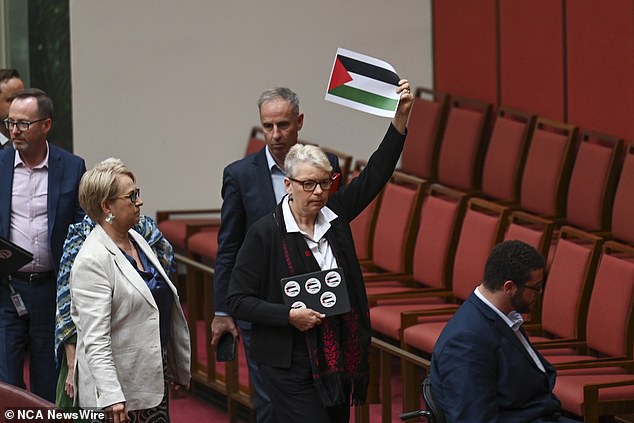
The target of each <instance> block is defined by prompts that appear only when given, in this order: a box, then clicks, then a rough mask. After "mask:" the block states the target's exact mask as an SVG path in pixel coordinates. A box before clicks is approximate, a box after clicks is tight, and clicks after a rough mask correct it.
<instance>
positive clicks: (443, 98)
mask: <svg viewBox="0 0 634 423" xmlns="http://www.w3.org/2000/svg"><path fill="white" fill-rule="evenodd" d="M448 100H449V96H447V95H445V94H443V93H439V92H437V91H433V90H430V89H427V88H422V87H418V88H416V98H415V99H414V105H413V107H412V113H411V115H410V117H409V123H408V125H407V142H406V143H405V146H404V147H403V154H402V156H401V168H400V170H401V171H403V172H405V173H409V174H411V175H414V176H418V177H419V178H423V179H426V180H428V181H433V180H435V179H436V177H437V172H438V169H437V159H438V149H439V147H440V141H441V139H442V134H443V131H444V127H445V123H446V120H447V109H448V105H449V102H448Z"/></svg>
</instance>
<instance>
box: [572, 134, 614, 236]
mask: <svg viewBox="0 0 634 423" xmlns="http://www.w3.org/2000/svg"><path fill="white" fill-rule="evenodd" d="M622 155H623V140H622V139H619V138H616V137H611V136H608V135H603V134H598V133H593V132H589V131H583V132H582V133H581V136H580V143H579V148H578V150H577V156H576V158H575V164H574V167H573V169H572V175H571V177H570V186H569V187H568V196H567V200H566V222H567V224H570V225H574V226H576V227H578V228H581V229H584V230H586V231H608V230H609V229H610V221H611V218H612V204H613V201H614V193H615V189H616V181H617V176H618V172H619V169H620V164H621V157H622Z"/></svg>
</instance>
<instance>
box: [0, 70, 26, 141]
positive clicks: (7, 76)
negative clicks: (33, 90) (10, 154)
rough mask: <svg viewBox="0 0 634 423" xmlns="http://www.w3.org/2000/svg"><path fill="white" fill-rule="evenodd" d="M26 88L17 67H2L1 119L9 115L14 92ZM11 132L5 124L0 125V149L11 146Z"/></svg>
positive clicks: (0, 83) (0, 85)
mask: <svg viewBox="0 0 634 423" xmlns="http://www.w3.org/2000/svg"><path fill="white" fill-rule="evenodd" d="M23 89H24V83H23V82H22V79H21V78H20V74H19V73H18V71H17V70H16V69H0V120H2V121H4V120H5V119H6V118H7V117H8V116H9V106H10V105H11V100H12V99H13V94H15V93H17V92H18V91H22V90H23ZM10 136H11V134H9V130H8V129H7V127H6V126H4V124H2V125H0V149H3V148H7V147H11V140H10V139H9V138H10Z"/></svg>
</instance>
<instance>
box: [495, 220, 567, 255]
mask: <svg viewBox="0 0 634 423" xmlns="http://www.w3.org/2000/svg"><path fill="white" fill-rule="evenodd" d="M554 226H555V225H554V223H553V221H552V220H548V219H544V218H542V217H540V216H536V215H534V214H530V213H526V212H523V211H521V210H515V211H513V212H512V213H511V215H510V216H509V223H508V226H507V227H506V232H505V234H504V240H505V241H507V240H512V239H515V240H518V241H523V242H525V243H527V244H528V245H531V246H532V247H534V248H535V249H537V251H539V252H540V253H541V254H542V256H544V257H548V253H549V250H550V247H551V240H552V236H553V230H554Z"/></svg>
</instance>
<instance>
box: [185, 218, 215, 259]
mask: <svg viewBox="0 0 634 423" xmlns="http://www.w3.org/2000/svg"><path fill="white" fill-rule="evenodd" d="M187 249H188V250H189V251H190V252H191V253H193V254H197V255H199V256H201V257H203V258H206V259H210V260H213V261H215V260H216V254H217V253H218V227H217V226H216V227H212V228H209V230H206V231H202V232H198V233H195V234H193V235H192V236H190V237H189V239H188V240H187Z"/></svg>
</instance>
